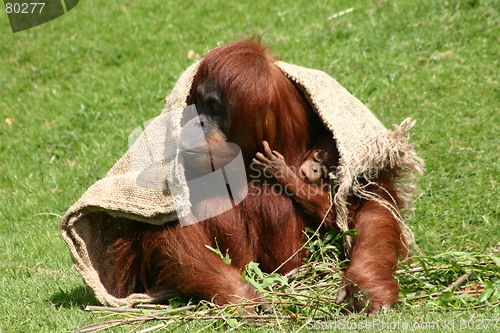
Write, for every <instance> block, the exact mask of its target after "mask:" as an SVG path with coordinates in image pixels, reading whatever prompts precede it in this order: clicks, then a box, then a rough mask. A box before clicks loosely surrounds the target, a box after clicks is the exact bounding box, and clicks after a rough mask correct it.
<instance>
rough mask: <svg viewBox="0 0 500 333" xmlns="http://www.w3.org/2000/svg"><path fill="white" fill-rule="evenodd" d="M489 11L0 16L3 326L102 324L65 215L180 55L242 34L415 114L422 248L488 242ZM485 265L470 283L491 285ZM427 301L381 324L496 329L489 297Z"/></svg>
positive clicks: (369, 7) (397, 6)
mask: <svg viewBox="0 0 500 333" xmlns="http://www.w3.org/2000/svg"><path fill="white" fill-rule="evenodd" d="M349 8H354V10H353V11H351V12H348V13H346V14H344V15H340V16H337V17H332V15H333V14H335V13H339V12H341V11H344V10H346V9H349ZM498 9H499V7H498V2H497V1H493V0H491V1H481V0H449V1H430V0H424V1H418V2H417V1H411V0H400V1H384V0H376V1H374V0H368V1H360V0H354V1H347V0H340V1H307V2H306V1H293V0H286V1H285V0H278V1H246V2H243V1H222V0H220V1H219V0H217V1H216V0H210V1H172V0H168V1H159V0H150V1H131V0H122V1H103V0H86V1H80V3H79V4H78V5H77V6H76V7H75V8H74V9H73V10H71V11H70V12H68V13H67V14H65V15H64V16H62V17H60V18H58V19H56V20H54V21H51V22H49V23H47V24H44V25H42V26H39V27H36V28H33V29H30V30H27V31H23V32H19V33H16V34H13V33H12V32H11V30H10V26H9V22H8V18H7V15H6V14H0V153H1V157H2V158H1V159H0V286H1V290H0V332H67V331H71V330H75V329H78V328H79V327H82V326H84V325H87V324H90V323H93V322H97V321H102V320H105V317H103V315H102V314H99V313H89V312H85V311H83V309H84V308H85V306H87V305H98V303H97V301H96V300H95V299H94V298H93V296H92V295H91V294H90V293H89V292H88V291H87V289H86V287H85V286H84V284H83V282H82V280H81V279H80V277H79V275H78V274H77V272H76V270H75V269H74V268H73V266H72V262H71V259H70V256H69V252H68V250H67V247H66V244H65V243H64V242H63V240H62V238H61V237H60V234H59V224H60V215H63V214H64V213H65V211H66V210H67V209H68V208H69V206H70V205H71V204H73V203H74V202H75V201H76V200H77V199H78V198H79V196H80V195H81V194H82V193H83V192H84V191H85V190H86V189H87V188H88V187H89V186H90V185H91V184H93V183H94V182H95V181H96V180H98V179H100V178H101V177H102V176H103V175H104V174H105V173H106V172H107V171H108V170H109V169H110V168H111V166H112V165H113V164H114V162H115V161H116V160H117V159H118V158H119V157H120V156H121V155H122V154H123V153H124V152H125V151H126V149H127V137H128V135H129V133H130V132H131V131H132V130H133V129H134V128H136V127H137V126H139V125H140V124H141V123H143V122H144V121H146V120H149V119H151V118H153V117H154V116H156V115H158V114H159V112H160V111H161V109H162V108H163V105H164V99H165V96H166V95H167V94H168V92H169V90H170V89H171V88H172V87H173V85H174V83H175V82H176V80H177V77H178V75H179V74H180V73H181V72H182V71H183V70H184V69H185V68H186V67H187V66H188V65H189V64H191V63H192V61H193V60H191V59H189V58H188V53H189V52H190V51H194V53H195V54H201V55H202V54H203V53H204V52H205V51H206V50H209V49H212V48H213V47H215V46H217V45H218V44H219V43H224V42H228V41H232V40H234V39H235V38H238V37H243V36H247V35H250V34H259V35H260V34H263V39H264V40H265V41H266V42H267V43H268V44H269V45H270V46H271V48H272V50H273V51H274V52H275V53H276V54H278V55H280V57H281V59H282V60H284V61H286V62H290V63H295V64H298V65H302V66H305V67H311V68H316V69H320V70H323V71H325V72H327V73H328V74H330V75H332V76H333V77H335V78H336V79H337V80H338V81H339V82H340V83H341V84H342V85H343V86H344V87H346V88H347V89H348V90H349V91H350V92H351V93H353V94H354V95H355V96H357V97H358V98H359V99H360V100H361V101H363V102H364V103H365V104H366V105H367V106H368V107H369V108H370V109H371V110H372V111H373V112H374V113H375V114H376V115H377V116H378V117H379V119H380V120H381V121H382V122H383V123H384V124H385V125H386V126H392V124H396V123H399V122H400V121H402V120H403V119H404V118H406V117H413V118H414V119H416V120H417V125H416V127H415V128H414V131H413V133H414V134H413V140H414V141H415V142H417V143H418V152H419V154H420V156H421V157H422V158H423V159H424V160H425V162H426V168H427V171H426V173H425V174H424V175H423V177H422V178H421V180H420V183H419V185H420V188H421V190H422V191H421V194H420V195H419V197H418V200H417V201H416V210H415V212H414V213H413V219H412V221H411V223H410V224H411V226H412V229H413V231H414V233H415V236H416V239H417V243H418V244H419V246H420V247H421V248H422V250H423V251H424V253H425V255H427V256H433V255H438V254H441V253H445V252H447V253H449V252H450V251H455V252H457V251H460V252H466V253H476V254H477V253H484V254H487V253H490V252H491V251H492V250H493V249H494V248H496V247H497V246H498V245H499V239H500V226H499V219H498V217H499V216H498V206H499V195H498V186H499V184H498V180H499V163H498V155H499V150H498V133H499V131H498V125H499V123H500V119H499V116H500V113H499V106H500V105H499V101H500V100H499V97H500V94H499V89H498V70H499V66H498V51H499V47H498V45H499V44H498V36H499V35H500V29H499V12H498ZM492 269H493V271H492V272H489V273H488V274H487V275H486V277H484V278H483V277H482V276H481V274H482V273H481V271H478V272H476V273H473V275H472V276H471V279H472V278H474V279H475V281H479V283H480V284H481V285H488V283H490V288H494V290H493V291H494V292H495V293H496V294H498V286H499V284H500V282H499V281H500V273H499V271H498V267H497V266H495V267H493V268H492ZM459 275H461V274H459ZM491 285H492V287H491ZM411 286H414V284H411V285H409V287H411ZM429 290H431V289H429ZM414 291H415V292H416V291H417V290H414ZM490 301H491V299H490ZM485 302H486V301H485V300H483V301H482V303H485ZM430 303H432V302H431V301H429V302H427V303H426V302H424V303H422V304H420V305H419V306H420V307H418V306H411V305H407V304H404V305H403V306H401V308H400V309H399V310H397V311H394V312H391V313H388V314H382V315H380V316H379V317H378V319H377V320H385V321H388V322H389V321H390V322H394V321H413V322H433V321H434V322H435V321H437V322H440V323H441V324H440V325H438V326H433V327H431V328H434V329H436V330H437V331H447V329H448V328H453V327H452V326H451V323H454V324H455V330H458V329H460V323H462V324H463V323H468V324H470V323H471V322H470V320H476V322H472V324H471V326H470V327H468V328H469V329H471V328H476V326H475V325H474V324H475V323H479V324H484V325H487V327H486V329H485V330H483V331H494V330H493V327H494V326H493V324H492V322H489V321H487V320H490V319H497V320H498V319H499V317H500V315H499V313H500V311H499V307H498V305H497V306H494V305H489V306H486V307H481V308H478V309H469V310H463V311H427V310H426V309H428V307H430ZM444 304H445V303H439V304H438V308H439V307H446V306H445V305H444ZM464 304H465V303H464ZM413 308H414V309H413ZM449 308H453V306H451V305H450V307H449ZM359 320H360V321H361V320H366V319H359ZM445 323H448V326H447V327H445V326H444V324H445ZM302 324H303V323H302ZM190 325H192V326H194V327H198V328H203V327H204V326H203V325H204V324H203V323H197V322H193V323H191V324H190ZM300 326H301V324H298V325H297V326H296V327H295V326H285V328H286V329H287V330H296V329H299V327H300ZM379 327H381V326H379ZM316 328H318V327H316ZM330 328H332V327H330ZM385 328H386V329H385V330H387V331H392V329H391V327H385ZM462 328H463V327H462ZM498 328H500V323H498V322H497V329H498ZM183 329H186V330H191V329H192V327H191V328H188V326H183V327H181V328H179V330H183ZM256 329H257V328H256ZM304 329H314V327H313V325H312V324H311V325H309V326H306V327H305V328H304ZM116 330H117V331H127V329H120V328H118V329H116ZM276 330H279V327H276Z"/></svg>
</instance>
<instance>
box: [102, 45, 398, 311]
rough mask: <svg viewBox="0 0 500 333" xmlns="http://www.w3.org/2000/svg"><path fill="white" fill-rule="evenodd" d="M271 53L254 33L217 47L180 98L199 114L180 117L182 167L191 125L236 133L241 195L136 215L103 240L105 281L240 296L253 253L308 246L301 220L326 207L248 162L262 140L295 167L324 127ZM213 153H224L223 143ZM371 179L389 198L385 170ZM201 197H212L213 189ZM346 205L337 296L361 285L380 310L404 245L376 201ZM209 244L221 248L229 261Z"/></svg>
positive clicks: (268, 263)
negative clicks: (343, 265)
mask: <svg viewBox="0 0 500 333" xmlns="http://www.w3.org/2000/svg"><path fill="white" fill-rule="evenodd" d="M275 61H276V58H275V56H273V55H272V54H271V53H269V51H268V50H267V48H266V47H264V46H262V45H261V44H260V43H259V42H255V41H252V40H243V41H239V42H234V43H231V44H227V45H225V46H222V47H219V48H216V49H214V50H213V51H211V52H209V53H208V54H207V55H206V56H205V57H204V58H203V60H202V61H201V62H200V64H199V67H198V70H197V72H196V75H195V77H194V80H193V84H192V89H191V92H190V96H189V97H188V100H187V103H188V104H195V105H196V108H197V110H198V114H199V117H198V118H197V119H196V120H189V121H185V122H184V124H183V134H182V135H181V138H182V139H183V142H181V144H183V143H185V142H189V145H185V146H184V147H181V149H182V150H183V154H184V155H185V156H186V168H187V169H189V168H192V169H194V170H197V163H198V162H197V158H196V156H197V154H198V153H199V151H197V148H196V145H193V144H192V143H193V142H192V141H193V140H194V139H193V138H192V137H189V133H190V130H192V129H193V128H198V129H200V130H202V131H203V133H204V136H205V139H206V142H207V143H208V146H209V147H210V145H211V144H215V143H221V142H222V143H223V142H231V143H235V144H237V145H238V146H239V147H240V148H241V152H242V156H243V160H244V162H245V167H246V170H247V174H248V180H249V182H248V183H249V186H248V195H247V196H246V197H245V199H244V200H243V201H242V202H241V203H239V204H238V205H237V206H235V207H234V208H233V209H231V210H229V211H226V212H225V213H223V214H220V215H217V216H215V217H211V218H209V219H207V220H204V221H201V222H199V223H195V224H192V225H189V226H186V227H181V226H180V224H179V223H168V224H166V225H164V226H152V225H147V224H138V226H137V227H136V230H134V231H131V232H130V233H128V234H126V235H124V236H123V237H121V238H119V239H118V240H116V241H115V242H114V243H113V244H112V245H111V247H110V255H111V256H113V257H114V260H112V261H113V262H114V266H113V269H112V271H111V283H110V284H111V285H112V287H113V289H114V294H115V295H116V296H119V297H124V296H127V295H129V294H131V293H133V292H142V291H148V292H151V293H154V292H155V291H165V290H170V291H172V293H173V294H176V295H179V296H182V297H185V298H191V297H193V298H198V299H206V300H213V301H214V302H216V303H218V304H225V303H240V302H242V299H244V298H246V299H253V298H256V297H259V295H257V294H256V291H255V289H254V288H253V287H252V286H250V285H248V284H247V283H245V282H244V281H243V280H242V278H241V270H242V269H243V268H244V267H245V265H246V264H248V263H249V262H250V261H254V262H257V263H259V264H260V267H261V269H262V270H263V271H267V272H271V271H273V270H275V269H277V268H278V272H279V273H286V272H289V271H290V270H292V269H294V268H296V267H298V266H300V265H301V264H302V259H303V258H305V257H307V256H308V253H307V250H305V249H302V250H300V248H301V246H302V244H303V243H304V242H305V241H306V237H305V235H304V233H303V230H304V228H305V227H306V226H314V225H317V221H318V217H317V216H320V215H321V214H324V213H326V209H325V207H324V205H312V206H311V207H313V209H312V210H314V211H312V210H311V209H307V208H306V209H305V208H304V204H300V203H299V202H298V201H297V200H296V198H295V199H294V198H293V197H291V196H289V195H287V194H286V193H284V192H283V193H277V192H276V191H271V190H270V187H271V186H272V185H273V183H272V182H269V179H265V177H264V175H262V174H261V175H259V174H256V173H254V172H251V171H252V170H256V168H252V167H251V163H252V159H253V158H254V156H255V155H256V153H257V152H258V151H259V150H260V148H261V144H262V142H263V141H266V142H268V144H269V146H270V147H272V148H273V149H275V150H277V151H279V152H280V153H281V154H282V156H284V161H285V162H286V165H287V166H289V167H290V169H292V170H296V171H298V170H299V169H300V167H301V164H302V163H303V161H304V158H305V156H306V155H307V154H308V152H309V151H310V149H311V148H312V147H313V144H314V143H315V142H316V141H317V140H318V137H319V136H321V135H324V133H327V130H326V128H325V127H324V126H323V124H322V122H321V121H320V120H319V117H318V116H317V115H316V114H315V113H314V111H313V110H312V109H311V108H310V106H309V104H308V103H307V101H306V100H305V98H304V96H303V95H302V93H301V92H300V91H299V90H298V88H297V87H296V86H295V85H294V84H293V83H292V82H291V81H290V80H289V79H288V78H287V77H286V76H285V75H284V73H283V72H282V71H281V69H280V68H279V67H278V66H277V65H276V63H275ZM332 142H333V141H332ZM193 147H194V148H193ZM217 153H218V154H219V155H224V151H222V152H221V151H219V152H217ZM222 159H223V156H222ZM198 171H199V170H198ZM372 187H374V188H373V191H374V192H377V193H379V194H380V195H381V196H382V197H387V195H388V194H386V193H389V194H391V196H392V197H394V198H396V193H395V190H394V188H393V186H392V180H391V179H390V177H381V178H380V179H379V180H378V185H377V186H372ZM301 200H302V201H303V202H306V201H307V200H313V198H309V199H307V198H301ZM200 205H203V206H204V207H210V206H216V205H218V198H212V199H207V200H206V201H204V202H202V203H201V204H200ZM352 207H355V208H352V211H351V215H352V217H353V220H352V225H351V227H352V228H354V229H356V230H357V231H358V233H359V234H358V236H356V237H355V238H354V241H353V249H352V252H351V253H352V255H351V263H350V265H349V267H348V268H347V269H346V272H345V281H344V284H345V289H344V291H345V292H344V291H342V293H341V295H340V297H339V300H341V299H342V298H343V296H345V294H346V292H347V294H348V295H349V296H352V295H353V294H354V293H356V292H357V291H358V288H359V289H361V290H362V291H363V292H364V294H365V295H366V299H367V300H368V302H369V309H370V310H371V311H372V312H377V311H378V310H380V309H381V308H382V307H391V306H392V305H393V304H394V303H395V302H396V301H397V299H398V286H397V283H396V282H395V280H394V279H393V276H392V273H393V268H394V266H395V265H396V264H397V260H398V256H404V255H406V252H405V246H404V244H403V242H402V240H401V239H402V237H401V230H400V228H399V226H398V223H397V221H396V220H395V218H394V217H393V216H392V214H391V213H390V212H389V211H388V210H387V209H386V208H384V207H383V206H382V205H380V204H379V203H377V202H375V201H364V200H361V199H359V200H357V202H356V204H355V205H352ZM320 210H321V211H320ZM313 215H314V216H313ZM206 245H209V246H211V247H214V248H215V247H218V248H219V249H220V250H221V251H222V253H226V252H227V253H228V254H229V256H230V257H231V259H232V263H231V265H228V264H226V263H224V262H223V261H222V259H221V258H220V257H219V256H218V255H217V254H215V253H214V252H212V251H211V250H210V249H208V248H207V247H206ZM354 305H357V306H358V307H361V306H362V305H363V304H362V303H357V302H356V303H355V304H354Z"/></svg>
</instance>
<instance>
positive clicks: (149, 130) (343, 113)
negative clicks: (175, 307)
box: [61, 61, 423, 306]
mask: <svg viewBox="0 0 500 333" xmlns="http://www.w3.org/2000/svg"><path fill="white" fill-rule="evenodd" d="M277 64H278V66H279V67H280V68H281V69H282V70H283V72H284V73H285V75H286V76H287V77H288V78H289V79H290V80H292V81H293V82H294V83H295V85H296V86H297V87H299V89H301V90H302V91H303V93H304V95H305V96H306V97H307V99H308V101H309V103H310V104H311V106H312V109H313V110H314V111H315V112H317V113H318V115H319V116H320V118H321V119H322V121H323V122H324V124H325V125H326V127H327V128H328V129H329V130H330V131H331V133H332V136H333V138H334V139H335V141H336V143H337V147H338V150H339V154H340V161H339V168H338V171H337V174H336V175H334V176H335V181H336V182H338V188H337V192H336V194H335V197H334V203H335V209H336V211H337V214H338V225H339V228H340V229H341V230H343V231H345V230H347V229H348V214H347V212H348V207H347V197H348V195H349V194H350V193H355V194H356V195H358V196H361V197H366V198H368V199H373V200H378V198H377V197H376V196H374V195H373V194H372V193H369V192H366V191H364V188H365V187H364V186H362V185H361V184H359V183H358V180H359V179H360V177H361V176H364V177H366V178H368V179H373V177H376V175H377V173H378V172H380V171H381V170H390V172H392V173H393V174H394V175H396V176H397V180H398V182H397V185H398V187H399V189H400V190H402V193H405V194H410V193H411V189H412V187H413V185H414V176H415V175H416V174H418V173H420V172H421V171H422V169H423V162H422V160H421V159H420V158H419V157H418V156H417V155H416V153H415V151H414V147H413V145H412V144H411V143H410V142H409V140H408V136H409V134H408V131H409V129H410V128H411V127H412V125H413V121H412V120H411V119H406V120H405V121H403V122H402V124H401V125H399V126H397V127H396V128H395V129H394V130H392V131H390V130H387V129H386V128H385V127H384V126H383V125H382V124H381V123H380V121H379V120H378V119H377V118H376V117H375V116H374V115H373V114H372V113H371V112H370V110H368V108H367V107H366V106H365V105H363V104H362V103H361V102H360V101H359V100H358V99H356V98H355V97H354V96H352V95H351V94H350V93H349V92H348V91H347V90H345V89H344V88H343V87H342V86H341V85H340V84H339V83H338V82H337V81H336V80H334V79H333V78H331V77H330V76H328V75H327V74H325V73H324V72H321V71H318V70H313V69H308V68H304V67H300V66H296V65H292V64H288V63H285V62H280V61H279V62H277ZM197 66H198V64H197V63H195V64H193V65H192V66H190V67H189V68H188V69H187V70H186V71H185V72H184V73H183V74H182V75H181V77H180V78H179V80H178V82H177V83H176V85H175V87H174V89H173V90H172V92H171V94H170V95H169V97H168V98H167V103H166V106H165V108H164V110H163V112H162V114H161V115H160V116H159V117H157V118H156V119H154V120H153V121H152V122H151V123H150V124H149V125H148V126H147V127H146V129H145V130H144V132H143V133H142V134H141V136H140V137H139V139H138V140H137V141H136V142H135V143H134V144H133V145H132V146H131V148H130V149H129V150H128V151H127V153H126V154H125V155H124V156H123V157H122V158H120V160H119V161H118V162H117V163H116V164H115V165H114V166H113V168H112V169H111V170H110V171H109V172H108V173H107V174H106V176H105V177H104V178H103V179H101V180H99V181H98V182H96V183H95V184H94V185H92V186H91V187H90V188H89V189H88V190H87V191H86V192H85V193H84V194H83V195H82V197H81V198H80V199H79V200H78V201H77V202H76V203H75V204H74V205H73V206H71V207H70V209H69V210H68V211H67V213H66V214H65V216H64V217H63V220H62V225H61V232H62V235H63V238H64V240H65V241H66V242H67V244H68V246H69V249H70V253H71V256H72V259H73V261H74V263H75V267H76V269H77V270H78V272H79V273H80V274H81V276H82V278H83V280H84V282H85V283H86V284H87V285H88V286H89V287H90V288H91V289H92V291H93V292H94V294H95V296H96V298H97V299H98V300H99V301H100V302H102V303H103V304H104V305H109V306H132V305H133V304H136V303H147V302H158V301H161V299H163V298H164V297H165V295H150V294H149V295H148V294H132V295H129V296H128V297H126V298H116V297H114V296H113V295H111V294H110V293H109V292H108V290H107V288H106V281H107V272H108V269H109V265H110V262H109V254H108V253H107V252H106V247H107V246H108V245H109V244H110V243H111V242H112V241H113V240H114V239H116V237H118V236H119V235H120V234H122V233H123V232H125V230H126V229H127V227H128V225H130V224H131V222H132V221H135V222H144V223H150V224H164V223H169V222H172V221H174V220H176V219H177V218H178V216H186V215H187V214H188V212H189V200H188V198H189V190H188V187H187V184H186V180H185V179H184V177H183V172H182V166H180V165H178V164H177V163H176V150H175V147H177V144H178V143H179V138H180V131H181V117H182V112H183V109H184V107H186V99H187V96H188V94H189V91H190V88H191V83H192V80H193V76H194V74H195V73H196V69H197ZM165 146H168V147H169V148H171V149H165ZM152 166H153V168H152ZM148 168H149V169H150V170H153V171H154V172H153V176H151V174H150V177H153V179H154V180H155V182H154V183H155V184H163V185H164V186H160V187H157V188H155V186H144V185H141V186H139V185H138V178H139V177H140V175H141V174H143V172H144V170H147V169H148ZM166 184H169V185H170V187H168V186H167V185H166ZM172 186H174V187H176V188H175V189H174V188H171V187H172ZM403 199H404V202H405V204H406V205H408V204H409V203H410V200H409V199H410V198H409V196H403ZM384 204H385V205H386V206H387V207H388V208H389V209H391V211H393V213H394V215H395V216H396V217H397V218H398V220H399V221H400V223H401V226H402V227H403V229H404V230H405V237H406V240H407V242H409V243H411V242H412V236H411V232H409V229H408V228H407V227H406V225H405V224H404V222H403V219H402V217H401V216H400V214H399V212H398V211H397V210H395V209H393V207H392V205H391V203H385V202H384Z"/></svg>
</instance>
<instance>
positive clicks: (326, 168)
mask: <svg viewBox="0 0 500 333" xmlns="http://www.w3.org/2000/svg"><path fill="white" fill-rule="evenodd" d="M337 156H338V154H337V152H336V148H335V144H334V143H333V142H332V139H331V138H321V139H319V140H318V142H317V143H316V144H315V145H314V146H313V148H312V149H311V150H310V151H309V152H308V153H307V155H306V157H305V158H304V160H303V161H302V164H301V165H300V168H299V176H300V178H302V179H304V180H305V181H306V182H307V183H309V184H316V185H320V184H321V180H322V179H326V178H327V177H328V173H329V172H330V171H331V169H332V168H333V167H334V166H336V165H337V158H338V157H337Z"/></svg>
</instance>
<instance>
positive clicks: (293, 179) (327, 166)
mask: <svg viewBox="0 0 500 333" xmlns="http://www.w3.org/2000/svg"><path fill="white" fill-rule="evenodd" d="M262 146H263V151H264V153H260V152H258V153H257V154H256V155H255V158H254V159H253V160H252V162H253V164H254V165H255V166H256V167H257V168H259V169H261V170H263V173H264V176H266V177H273V178H274V179H275V180H276V181H277V182H278V184H280V185H281V186H283V189H284V192H285V193H286V194H288V195H289V196H290V197H292V198H293V200H295V201H296V202H297V203H298V204H299V205H300V206H301V207H302V208H303V209H304V211H305V212H306V213H307V214H308V215H310V216H312V217H314V218H315V219H314V220H315V221H318V219H319V221H322V220H323V218H324V217H325V214H326V212H327V211H328V209H329V208H330V199H329V195H328V191H329V185H330V184H329V181H328V180H329V179H328V176H329V173H330V171H332V170H333V168H334V167H335V166H337V164H338V152H337V148H336V146H335V143H334V141H333V139H332V138H331V137H329V136H327V135H323V136H320V138H319V139H318V140H317V141H316V143H315V144H314V145H313V147H312V148H311V149H310V150H309V151H308V152H307V153H306V156H305V158H304V159H303V161H302V163H301V165H300V167H299V171H298V175H297V174H296V173H295V172H294V170H292V169H291V168H290V167H289V166H288V165H287V164H286V162H285V158H284V157H283V155H281V154H280V153H279V152H277V151H275V150H271V148H270V147H269V144H268V142H267V141H263V142H262ZM315 224H316V223H315ZM318 225H319V223H317V224H316V225H314V227H317V226H318ZM334 227H335V209H331V211H330V213H329V214H328V216H327V218H326V220H325V228H327V229H332V228H334Z"/></svg>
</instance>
